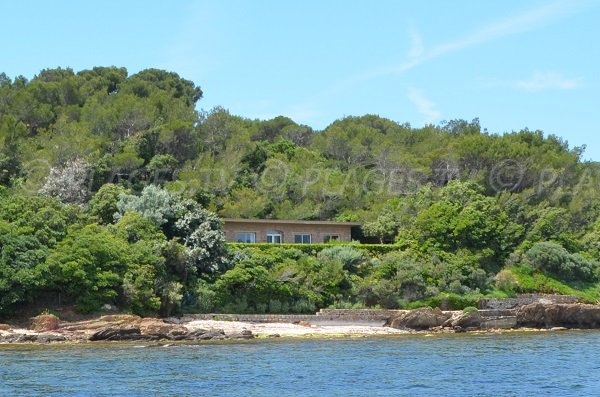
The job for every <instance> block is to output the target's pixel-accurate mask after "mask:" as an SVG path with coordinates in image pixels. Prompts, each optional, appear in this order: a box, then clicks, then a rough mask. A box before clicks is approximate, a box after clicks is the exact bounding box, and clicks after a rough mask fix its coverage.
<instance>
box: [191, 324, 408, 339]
mask: <svg viewBox="0 0 600 397" xmlns="http://www.w3.org/2000/svg"><path fill="white" fill-rule="evenodd" d="M185 326H186V327H187V328H189V329H199V328H204V329H211V328H212V329H214V328H217V329H222V330H224V331H225V333H226V334H230V333H239V332H241V331H243V330H250V331H252V333H253V334H254V335H257V336H259V337H261V336H272V335H279V336H310V335H315V336H319V335H321V336H326V335H390V334H406V333H409V332H408V331H403V330H399V329H394V328H389V327H380V326H368V325H314V324H305V325H300V324H290V323H251V322H241V321H217V320H194V321H191V322H189V323H186V324H185Z"/></svg>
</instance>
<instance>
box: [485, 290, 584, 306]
mask: <svg viewBox="0 0 600 397" xmlns="http://www.w3.org/2000/svg"><path fill="white" fill-rule="evenodd" d="M577 302H579V300H578V299H577V297H576V296H573V295H550V294H519V295H517V297H516V298H505V299H496V298H485V299H480V300H479V309H482V310H510V309H515V308H517V307H520V306H525V305H529V304H532V303H544V304H553V303H577Z"/></svg>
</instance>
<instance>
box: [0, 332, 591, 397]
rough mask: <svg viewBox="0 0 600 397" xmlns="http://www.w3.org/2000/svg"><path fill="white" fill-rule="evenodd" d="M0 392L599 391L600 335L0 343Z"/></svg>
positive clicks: (363, 393)
mask: <svg viewBox="0 0 600 397" xmlns="http://www.w3.org/2000/svg"><path fill="white" fill-rule="evenodd" d="M0 396H236V397H240V396H277V397H285V396H302V397H308V396H494V397H495V396H600V331H556V332H510V333H501V334H497V333H486V334H439V335H436V334H434V335H395V336H385V337H364V338H356V337H353V338H348V339H344V338H332V339H326V338H324V339H313V338H309V339H304V338H302V339H300V338H290V339H287V338H281V339H279V338H274V339H260V340H252V341H243V342H221V343H203V344H196V345H190V344H174V345H165V344H152V345H144V344H129V343H125V344H124V343H107V344H92V343H87V344H56V345H0Z"/></svg>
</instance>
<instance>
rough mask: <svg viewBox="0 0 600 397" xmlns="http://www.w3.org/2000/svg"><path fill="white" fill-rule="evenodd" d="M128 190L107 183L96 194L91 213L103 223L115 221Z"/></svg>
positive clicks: (90, 205) (90, 204)
mask: <svg viewBox="0 0 600 397" xmlns="http://www.w3.org/2000/svg"><path fill="white" fill-rule="evenodd" d="M126 193H127V189H125V188H124V187H122V186H120V185H115V184H112V183H107V184H105V185H102V187H101V188H100V190H98V192H96V194H94V196H93V197H92V198H91V200H90V203H89V212H90V214H92V215H93V216H96V217H98V218H99V219H100V220H101V221H102V223H105V224H109V223H113V222H114V220H115V214H117V213H118V210H119V209H118V207H117V204H118V202H119V199H120V197H121V195H125V194H126Z"/></svg>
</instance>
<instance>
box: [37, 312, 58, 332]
mask: <svg viewBox="0 0 600 397" xmlns="http://www.w3.org/2000/svg"><path fill="white" fill-rule="evenodd" d="M59 325H60V319H59V318H58V317H56V316H55V315H54V314H40V315H39V316H36V317H34V318H33V319H32V321H31V329H32V330H34V331H40V332H43V331H54V330H57V329H58V327H59Z"/></svg>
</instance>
